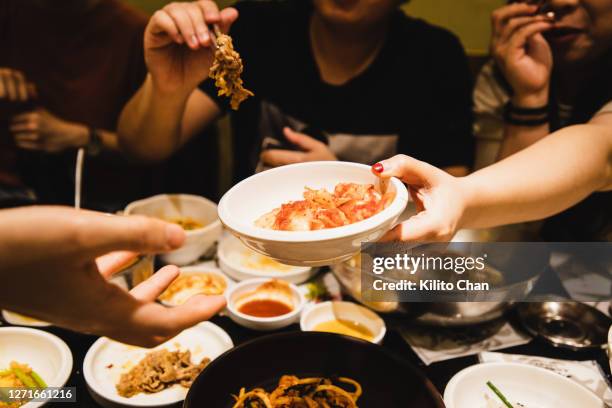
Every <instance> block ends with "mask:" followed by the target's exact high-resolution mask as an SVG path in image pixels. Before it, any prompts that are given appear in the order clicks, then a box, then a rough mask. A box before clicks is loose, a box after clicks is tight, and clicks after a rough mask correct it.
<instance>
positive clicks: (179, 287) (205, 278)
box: [159, 272, 227, 306]
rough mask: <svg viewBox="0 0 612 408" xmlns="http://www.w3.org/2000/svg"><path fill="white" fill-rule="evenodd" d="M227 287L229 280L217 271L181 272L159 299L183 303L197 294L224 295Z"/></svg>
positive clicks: (172, 303)
mask: <svg viewBox="0 0 612 408" xmlns="http://www.w3.org/2000/svg"><path fill="white" fill-rule="evenodd" d="M226 289H227V281H226V280H225V279H224V278H223V277H222V276H221V275H218V274H216V273H208V272H201V273H189V274H181V276H179V277H178V278H177V279H176V280H175V281H174V282H172V284H171V285H170V287H168V289H166V290H165V291H164V293H162V294H161V295H160V296H159V299H160V300H162V301H164V302H166V303H169V304H171V305H176V306H178V305H182V304H183V303H185V302H187V300H189V298H191V297H193V296H196V295H208V296H212V295H222V294H223V293H225V290H226Z"/></svg>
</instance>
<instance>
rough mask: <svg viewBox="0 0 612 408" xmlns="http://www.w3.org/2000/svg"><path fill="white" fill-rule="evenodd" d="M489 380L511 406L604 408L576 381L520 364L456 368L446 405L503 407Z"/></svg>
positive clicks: (465, 407) (602, 404)
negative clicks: (459, 369) (488, 384)
mask: <svg viewBox="0 0 612 408" xmlns="http://www.w3.org/2000/svg"><path fill="white" fill-rule="evenodd" d="M488 381H490V382H491V383H492V384H493V385H494V386H495V387H496V388H497V389H498V390H499V391H500V392H501V393H502V394H503V395H504V397H505V398H506V399H507V400H508V401H509V402H510V404H512V406H514V407H518V406H524V407H555V408H576V407H581V408H604V403H603V401H601V400H600V399H599V397H597V396H596V395H595V394H594V393H592V392H591V391H590V390H589V389H587V388H586V387H583V386H582V385H580V384H578V383H577V382H574V381H572V380H570V379H568V378H566V377H564V376H562V375H560V374H557V373H555V372H552V371H550V370H547V369H545V368H541V367H535V366H531V365H528V364H519V363H483V364H476V365H473V366H471V367H468V368H465V369H463V370H461V371H459V372H458V373H457V374H455V376H454V377H453V378H451V380H450V381H449V383H448V385H447V386H446V389H445V390H444V403H445V404H446V408H474V407H503V406H504V404H503V403H502V402H501V400H500V399H499V397H497V396H496V395H495V393H494V392H493V391H492V390H491V389H489V387H488V386H487V382H488ZM519 404H522V405H519Z"/></svg>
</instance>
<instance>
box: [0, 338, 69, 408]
mask: <svg viewBox="0 0 612 408" xmlns="http://www.w3.org/2000/svg"><path fill="white" fill-rule="evenodd" d="M11 361H16V362H18V363H21V364H27V365H29V366H30V367H31V368H32V369H33V370H34V371H36V373H38V375H40V377H41V378H42V379H43V380H44V381H45V382H46V383H47V385H48V386H49V387H63V386H64V385H65V384H66V381H68V378H69V377H70V373H71V372H72V353H71V352H70V349H69V348H68V346H67V345H66V343H64V341H62V340H61V339H60V338H59V337H57V336H54V335H53V334H50V333H47V332H45V331H42V330H37V329H30V328H26V327H3V328H0V369H4V368H7V367H8V366H9V364H10V363H11ZM77 397H78V396H77ZM42 405H44V402H28V403H27V404H25V405H23V408H36V407H40V406H42Z"/></svg>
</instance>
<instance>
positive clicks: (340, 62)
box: [119, 0, 473, 181]
mask: <svg viewBox="0 0 612 408" xmlns="http://www.w3.org/2000/svg"><path fill="white" fill-rule="evenodd" d="M400 3H402V1H400V0H373V1H367V2H366V1H339V0H312V1H263V2H262V1H258V2H255V1H244V2H240V3H238V4H237V5H236V8H228V9H224V10H222V11H218V9H217V7H216V5H215V4H214V3H213V2H212V1H199V2H194V3H173V4H171V5H169V6H166V7H165V8H164V9H163V10H160V11H158V12H157V13H156V14H155V15H154V16H153V18H152V19H151V21H150V23H149V26H148V28H147V31H146V34H145V54H146V56H147V58H146V59H147V64H148V68H149V75H148V78H147V80H146V81H145V83H144V85H143V86H142V87H141V89H140V90H139V91H138V93H137V94H136V95H135V96H134V97H133V98H132V100H131V101H130V102H129V103H128V105H127V106H126V108H125V109H124V111H123V114H122V117H121V120H120V125H119V134H120V139H121V140H120V143H121V144H122V146H123V148H124V150H125V151H127V152H128V153H130V154H132V155H133V156H136V157H138V158H141V159H149V160H161V159H164V158H166V157H168V156H169V155H171V154H172V153H173V152H174V151H175V150H176V149H177V148H178V147H180V146H181V145H182V144H183V143H185V142H186V141H187V140H189V139H190V138H191V137H192V136H193V135H194V134H195V133H196V131H197V130H199V129H201V128H203V127H205V126H206V125H208V124H209V123H211V122H212V121H213V120H215V119H216V118H217V117H219V116H220V115H221V114H222V113H223V112H225V111H227V110H228V106H229V104H228V99H227V98H225V97H218V96H217V90H216V89H215V86H214V83H213V81H212V80H210V79H207V76H208V71H209V67H210V64H211V61H212V57H213V53H212V50H211V40H210V36H209V34H208V25H211V24H219V25H220V27H221V29H222V30H224V31H228V30H229V29H230V26H231V31H230V35H231V36H232V38H233V40H234V46H235V48H236V49H237V51H238V52H239V53H240V54H241V56H242V59H243V62H244V66H245V67H244V72H243V79H244V82H245V86H246V88H248V89H250V90H251V91H253V92H254V93H255V96H254V97H252V98H250V99H248V100H247V101H245V102H244V103H243V104H242V105H241V106H240V108H239V110H238V111H234V112H233V113H232V123H233V128H234V135H235V142H234V161H235V164H236V172H235V177H236V181H238V180H240V179H242V178H244V177H246V176H248V175H250V174H252V173H253V171H255V169H256V167H257V164H258V163H259V168H260V169H263V168H265V167H269V166H278V165H283V164H289V163H296V162H302V161H311V160H346V161H355V162H361V163H369V164H371V163H374V162H376V161H378V160H381V159H383V158H386V157H389V156H391V155H393V154H395V153H405V154H409V155H411V156H413V157H416V158H418V159H420V160H424V161H427V162H430V163H432V164H434V165H436V166H438V167H442V168H444V169H445V170H447V171H449V172H451V173H452V174H455V175H464V174H466V173H467V171H468V168H469V167H470V166H471V163H472V156H473V140H472V135H471V78H470V73H469V69H468V64H467V59H466V56H465V53H464V51H463V48H462V46H461V44H460V42H459V40H458V39H457V38H456V37H455V36H454V35H452V34H451V33H449V32H447V31H445V30H443V29H441V28H437V27H434V26H432V25H429V24H427V23H425V22H424V21H421V20H417V19H413V18H410V17H408V16H406V15H405V14H404V13H403V12H402V11H401V10H400V8H399V5H400ZM238 16H240V17H238Z"/></svg>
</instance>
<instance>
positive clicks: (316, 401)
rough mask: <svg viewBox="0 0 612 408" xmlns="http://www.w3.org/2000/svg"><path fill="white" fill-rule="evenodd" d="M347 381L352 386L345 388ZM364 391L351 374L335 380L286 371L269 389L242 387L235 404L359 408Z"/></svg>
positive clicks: (247, 406) (238, 407)
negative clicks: (348, 388)
mask: <svg viewBox="0 0 612 408" xmlns="http://www.w3.org/2000/svg"><path fill="white" fill-rule="evenodd" d="M336 384H337V385H336ZM340 385H342V386H340ZM347 385H348V386H349V387H351V388H352V389H351V390H346V389H345V387H346V386H347ZM361 393H362V389H361V384H359V383H358V382H357V381H355V380H353V379H351V378H346V377H338V378H337V379H335V381H332V380H331V379H329V378H322V377H312V378H298V377H295V376H293V375H283V376H282V377H281V378H280V380H279V381H278V386H277V387H276V388H275V389H274V390H272V392H270V393H268V392H266V390H264V389H263V388H254V389H252V390H251V391H246V389H245V388H241V389H240V393H239V394H238V395H234V396H233V397H234V399H235V400H236V403H235V404H234V405H233V408H273V407H278V408H281V407H282V408H302V407H307V408H327V407H337V408H357V400H358V399H359V397H360V396H361Z"/></svg>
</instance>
